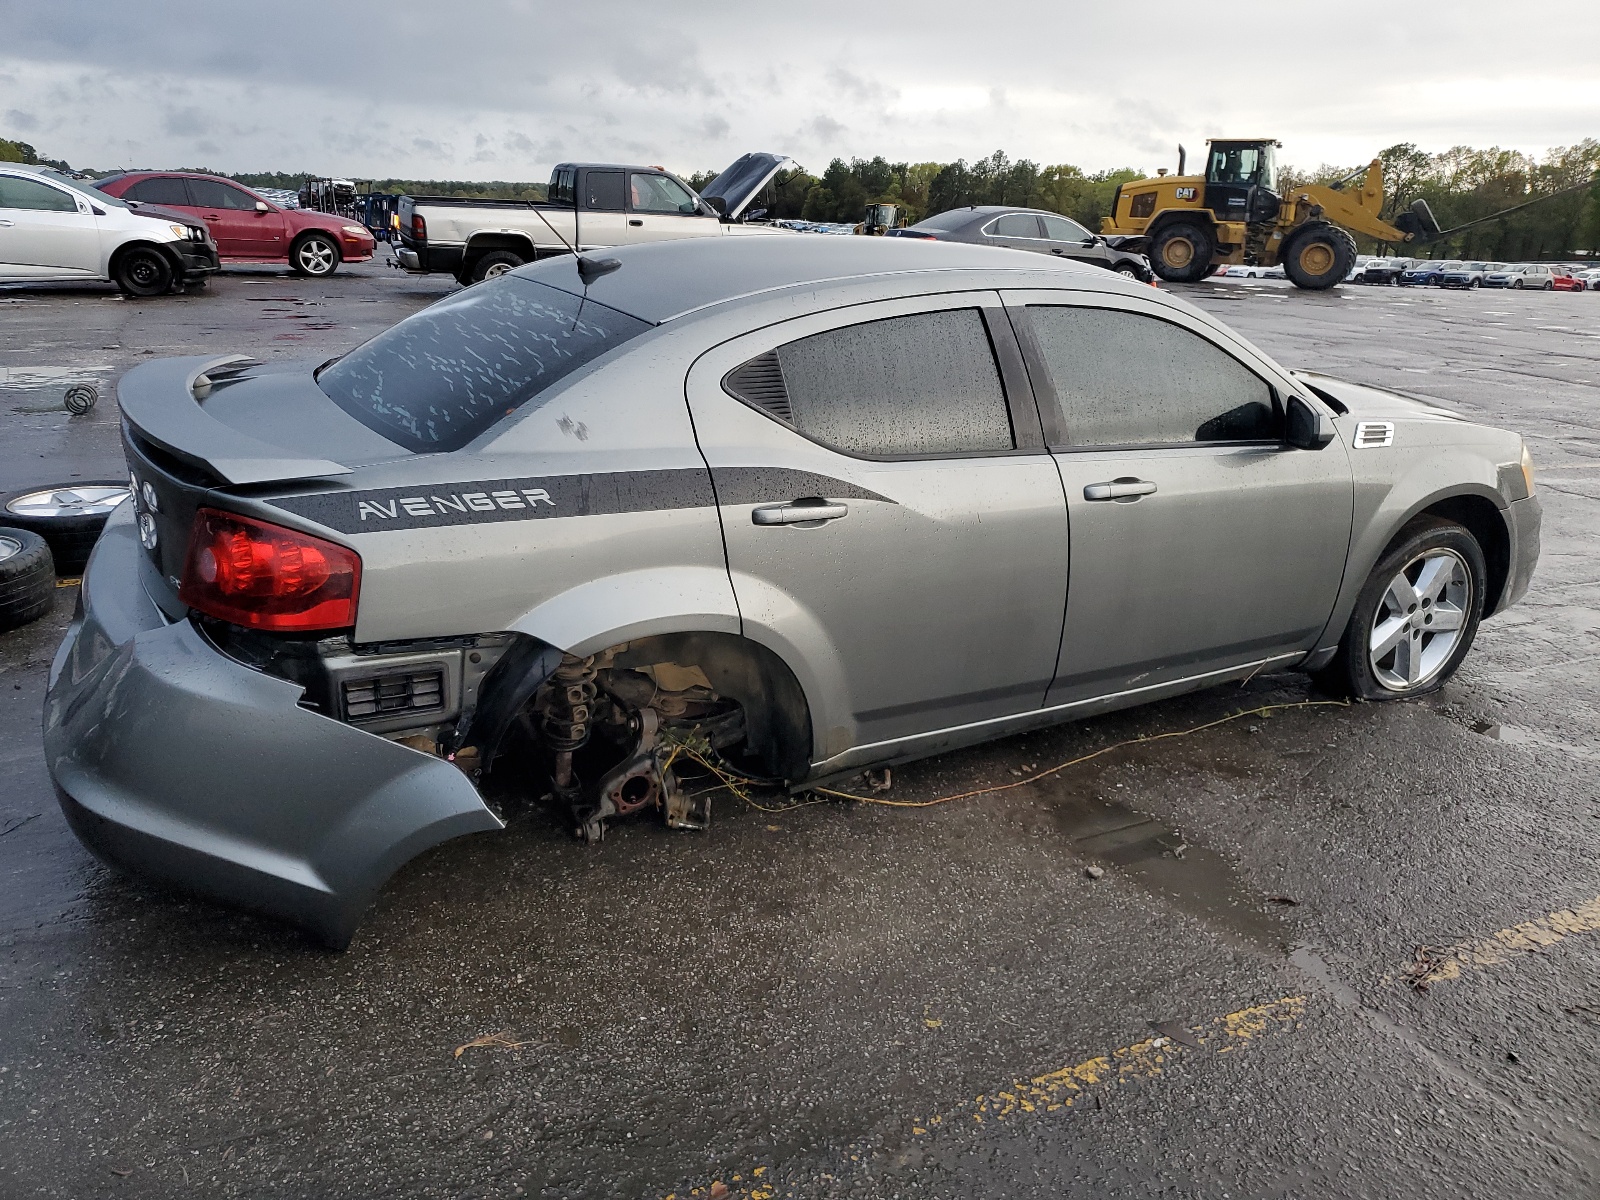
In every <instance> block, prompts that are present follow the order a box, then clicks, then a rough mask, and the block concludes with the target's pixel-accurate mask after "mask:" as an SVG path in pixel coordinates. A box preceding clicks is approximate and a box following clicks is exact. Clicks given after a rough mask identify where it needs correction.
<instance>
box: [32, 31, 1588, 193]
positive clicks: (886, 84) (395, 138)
mask: <svg viewBox="0 0 1600 1200" xmlns="http://www.w3.org/2000/svg"><path fill="white" fill-rule="evenodd" d="M85 7H86V6H82V5H76V4H63V3H54V4H41V3H38V0H0V29H3V30H4V31H5V34H4V37H3V39H0V83H3V87H4V96H5V102H6V105H7V107H8V111H6V112H5V114H4V116H0V136H8V135H9V136H18V135H26V136H27V140H29V141H30V142H33V143H34V144H35V145H37V146H38V147H39V149H40V150H41V151H42V152H44V153H47V154H49V155H51V156H52V157H64V158H66V159H68V160H70V161H72V162H74V163H81V164H85V165H93V166H96V167H104V168H110V167H113V166H127V165H135V164H137V165H146V166H161V165H178V164H181V163H184V162H186V161H189V160H190V159H191V158H192V156H193V155H194V154H195V153H197V152H198V142H199V140H200V139H204V140H205V141H207V142H208V143H210V144H213V145H215V146H216V147H217V149H216V150H215V152H212V151H206V152H205V153H206V154H207V156H208V158H210V159H211V161H212V162H213V164H214V165H215V166H217V167H218V168H220V169H224V170H273V169H278V170H315V171H319V172H326V173H330V174H340V175H379V176H382V175H401V176H410V177H422V178H430V177H432V178H438V177H445V176H448V175H450V174H451V173H452V172H459V171H462V170H465V169H467V167H468V161H467V156H468V155H470V156H471V170H472V172H473V173H474V174H478V175H480V176H481V175H485V174H494V175H497V176H499V177H502V178H504V177H508V176H514V177H518V178H540V177H542V176H543V175H544V174H545V173H546V172H548V170H549V167H550V165H551V164H552V163H553V162H554V161H556V160H557V159H559V158H561V157H568V156H570V157H585V158H624V157H627V158H637V159H643V160H644V161H648V162H664V163H666V164H667V165H669V166H674V167H677V168H679V169H682V170H693V169H696V168H700V167H705V166H710V165H716V166H721V165H724V164H725V163H726V162H727V161H728V160H729V159H730V158H731V157H732V156H733V155H734V154H737V153H739V152H741V151H743V150H745V149H753V148H761V149H770V150H777V151H786V152H790V153H794V154H796V155H798V156H800V157H801V161H804V162H807V163H808V165H813V166H816V165H820V164H822V163H826V161H827V160H828V159H829V158H831V157H833V156H834V155H841V156H844V157H847V158H848V157H850V156H852V155H872V154H884V155H885V156H888V157H890V158H892V159H906V160H910V161H924V160H929V159H938V160H948V159H953V158H956V157H964V158H967V159H969V160H970V159H972V158H975V157H977V156H979V155H982V154H987V153H988V152H989V151H991V150H993V149H995V148H996V147H997V146H998V147H1001V148H1004V149H1005V150H1006V151H1007V152H1008V153H1009V154H1011V155H1012V156H1014V157H1019V158H1020V157H1027V158H1032V159H1034V160H1036V161H1039V162H1043V163H1059V162H1072V163H1076V164H1078V165H1080V166H1082V167H1084V168H1085V169H1088V170H1097V169H1101V168H1105V167H1117V166H1133V167H1136V168H1141V169H1150V168H1153V167H1154V166H1156V165H1158V164H1159V165H1170V164H1169V161H1168V160H1169V159H1171V158H1173V157H1174V155H1175V153H1176V151H1175V149H1174V147H1175V144H1176V143H1177V142H1178V141H1183V142H1185V143H1186V144H1187V145H1189V146H1190V148H1191V150H1193V149H1194V148H1195V147H1197V146H1199V145H1200V144H1202V143H1203V140H1204V138H1205V137H1207V136H1216V135H1227V134H1234V135H1238V134H1240V133H1241V132H1242V133H1246V134H1260V133H1267V134H1272V135H1274V136H1277V137H1280V138H1282V139H1283V140H1284V143H1285V148H1284V152H1283V153H1284V157H1285V158H1286V159H1288V160H1289V161H1291V162H1294V163H1298V164H1312V163H1317V162H1322V161H1328V162H1355V161H1361V160H1363V159H1364V158H1366V157H1369V156H1370V155H1371V154H1373V153H1375V152H1376V151H1377V150H1379V149H1381V148H1382V147H1384V146H1386V145H1389V144H1392V143H1394V142H1397V141H1402V140H1410V141H1419V142H1421V143H1423V144H1424V145H1425V146H1426V147H1427V148H1429V149H1443V148H1445V147H1447V146H1449V145H1452V144H1455V143H1460V142H1466V143H1474V144H1480V145H1483V144H1488V143H1490V142H1498V143H1500V144H1501V145H1506V146H1513V147H1516V148H1519V149H1527V150H1536V151H1537V150H1540V149H1542V148H1544V147H1547V146H1550V145H1556V144H1569V143H1571V142H1574V141H1577V140H1579V139H1581V138H1583V137H1586V136H1596V135H1600V90H1597V89H1595V88H1594V86H1593V69H1592V67H1591V66H1590V65H1589V64H1588V62H1587V60H1586V58H1585V56H1583V55H1582V54H1555V55H1552V54H1550V53H1549V48H1548V47H1549V39H1550V36H1551V31H1552V30H1555V31H1559V33H1560V37H1561V41H1562V44H1565V45H1570V46H1582V45H1593V44H1596V42H1597V41H1600V5H1596V4H1595V3H1593V0H1542V3H1541V4H1540V5H1539V6H1538V8H1539V16H1538V20H1527V21H1506V20H1505V19H1504V17H1503V12H1502V10H1501V8H1500V6H1499V5H1498V4H1497V3H1494V2H1491V0H1457V2H1456V3H1455V4H1453V5H1452V6H1451V16H1452V18H1453V19H1452V20H1451V21H1449V22H1442V23H1437V24H1436V25H1435V26H1434V27H1431V28H1430V29H1429V30H1428V37H1427V40H1428V48H1429V51H1430V54H1429V55H1427V56H1419V57H1417V58H1416V59H1414V60H1413V59H1407V60H1406V70H1405V71H1404V72H1403V73H1400V74H1389V75H1383V76H1373V75H1365V76H1363V75H1362V74H1361V70H1362V67H1361V64H1362V63H1363V62H1364V61H1365V60H1366V58H1367V56H1368V55H1369V54H1370V53H1371V51H1372V49H1373V47H1374V43H1373V32H1372V31H1373V30H1375V29H1378V30H1382V29H1389V28H1391V27H1392V23H1393V8H1392V0H1345V3H1344V4H1343V5H1342V7H1341V9H1340V16H1339V20H1338V21H1330V20H1328V18H1327V15H1326V11H1325V10H1323V9H1317V8H1314V7H1310V6H1294V5H1289V6H1285V5H1283V4H1281V2H1277V0H1273V2H1268V0H1238V2H1237V3H1236V4H1235V6H1234V7H1233V8H1232V9H1230V21H1231V22H1232V23H1233V25H1234V27H1237V28H1268V27H1270V28H1271V29H1272V30H1273V46H1274V47H1277V48H1279V49H1277V50H1268V49H1264V50H1262V51H1261V52H1260V53H1253V52H1240V53H1237V54H1229V55H1225V56H1224V59H1225V61H1223V60H1218V61H1215V62H1212V61H1205V60H1203V59H1197V58H1196V56H1195V50H1194V43H1193V42H1192V41H1185V40H1183V39H1162V38H1149V37H1144V36H1142V35H1140V36H1137V37H1135V36H1134V35H1135V34H1136V33H1137V32H1138V31H1140V30H1150V29H1161V28H1168V27H1174V28H1186V27H1189V25H1190V24H1192V21H1193V9H1192V6H1191V5H1190V4H1188V3H1187V2H1185V0H1147V2H1146V3H1145V5H1144V6H1143V7H1142V8H1141V9H1140V11H1139V19H1138V22H1137V30H1135V29H1133V27H1131V26H1130V25H1129V23H1128V17H1127V14H1126V12H1125V11H1123V10H1119V9H1117V8H1116V7H1114V6H1088V5H1082V4H1061V3H1059V0H1005V2H1004V3H1002V4H999V5H993V6H991V7H990V8H989V9H986V10H983V12H982V14H981V16H982V18H983V19H980V20H974V19H973V10H972V9H971V6H970V3H957V2H956V0H925V3H924V4H922V5H921V6H919V8H918V10H917V12H916V15H915V19H914V20H911V19H906V20H892V21H881V22H875V21H870V20H863V19H862V10H861V8H860V4H859V0H813V2H812V3H811V4H809V5H808V6H807V7H806V9H805V12H804V18H803V19H796V15H795V13H794V12H793V11H789V10H781V9H765V8H760V7H752V6H746V7H744V8H740V9H729V8H728V7H727V6H726V5H713V4H709V3H703V2H692V3H684V4H676V5H663V4H660V3H659V0H650V2H649V3H646V2H645V0H596V2H592V3H590V4H587V5H581V6H575V5H571V4H570V3H567V2H566V0H559V2H558V0H453V3H452V4H451V5H449V6H448V7H446V8H442V9H441V8H439V7H438V6H436V5H424V4H423V3H422V2H421V0H389V2H388V4H387V7H386V8H385V10H384V11H385V16H386V19H385V20H383V21H381V22H374V21H372V20H371V19H370V16H371V11H372V10H371V9H370V8H363V7H360V6H353V5H330V4H327V3H326V0H274V2H273V5H272V8H271V28H272V30H273V31H274V32H273V34H272V35H271V36H263V26H262V20H263V10H261V9H259V8H251V7H246V6H236V5H211V6H206V7H202V8H199V9H197V8H195V7H194V6H193V5H192V4H189V3H179V2H178V0H143V2H142V3H140V4H138V5H128V4H122V5H110V4H103V5H95V6H93V18H92V19H85V14H84V9H85ZM175 28H176V29H182V30H183V44H184V55H183V64H182V69H181V73H180V72H177V71H173V70H170V69H168V67H167V66H166V65H165V64H168V63H169V62H170V61H171V41H170V37H171V35H170V31H171V30H172V29H175ZM307 29H316V30H317V31H318V36H316V37H304V36H279V34H278V32H277V31H282V30H307ZM467 31H470V33H471V35H472V36H453V34H457V33H464V32H467ZM1019 31H1022V32H1019ZM1308 44H1314V45H1315V46H1316V48H1317V59H1318V61H1319V62H1321V63H1325V64H1327V65H1328V69H1329V70H1330V71H1331V72H1333V73H1334V74H1335V75H1336V76H1337V77H1338V78H1340V79H1345V80H1359V81H1360V83H1359V86H1357V87H1336V88H1330V87H1318V88H1306V87H1305V86H1304V84H1305V77H1304V74H1303V71H1302V69H1301V67H1300V66H1299V65H1298V63H1299V62H1300V61H1302V56H1297V55H1296V54H1295V53H1284V52H1280V51H1281V50H1282V49H1283V48H1293V47H1297V46H1305V45H1308ZM1131 46H1136V47H1137V50H1136V56H1135V58H1134V59H1132V60H1130V58H1129V57H1128V56H1127V55H1125V54H1122V53H1118V51H1119V50H1123V49H1127V48H1129V47H1131ZM352 48H354V49H352ZM1130 62H1136V64H1137V65H1136V67H1134V66H1130ZM140 64H148V65H147V66H143V67H141V65H140ZM1286 96H1291V97H1293V102H1292V103H1286V102H1285V101H1284V97H1286ZM818 114H823V115H818ZM29 122H32V124H29ZM469 136H470V138H471V141H470V142H469V141H468V140H467V139H468V138H469ZM480 137H481V138H483V139H485V141H484V142H480V141H479V140H478V139H479V138H480ZM456 148H459V154H458V151H457V149H456Z"/></svg>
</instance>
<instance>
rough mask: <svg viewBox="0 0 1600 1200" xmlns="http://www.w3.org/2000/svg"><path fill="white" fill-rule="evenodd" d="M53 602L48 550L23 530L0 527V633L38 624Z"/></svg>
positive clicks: (54, 588)
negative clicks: (35, 622) (33, 623)
mask: <svg viewBox="0 0 1600 1200" xmlns="http://www.w3.org/2000/svg"><path fill="white" fill-rule="evenodd" d="M55 598H56V572H55V568H54V567H52V566H51V565H50V547H49V546H47V545H45V541H44V539H43V538H42V537H40V536H39V535H38V534H36V533H32V532H30V531H28V530H26V529H6V528H4V527H0V629H15V628H16V627H17V626H19V625H26V624H27V623H28V622H29V621H37V620H38V619H39V618H40V617H42V616H44V614H45V613H47V612H49V611H50V606H51V605H52V604H53V603H55Z"/></svg>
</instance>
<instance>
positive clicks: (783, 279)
mask: <svg viewBox="0 0 1600 1200" xmlns="http://www.w3.org/2000/svg"><path fill="white" fill-rule="evenodd" d="M585 257H587V258H589V259H591V260H594V259H615V260H616V261H617V262H620V263H621V264H622V266H621V268H620V269H619V270H615V271H612V272H611V273H610V274H607V275H602V276H600V277H599V278H598V279H595V280H594V281H593V282H592V283H591V284H590V285H589V288H588V295H589V296H590V297H591V298H592V299H594V300H598V301H599V302H600V303H601V304H605V305H607V306H609V307H611V308H616V309H620V310H621V311H623V312H626V313H630V314H632V315H633V316H636V317H639V318H640V319H641V320H645V321H650V322H652V323H655V324H660V323H661V322H663V321H670V320H672V319H673V318H674V317H681V316H684V315H685V314H687V313H691V312H694V311H696V310H698V309H702V308H707V307H709V306H710V305H713V304H720V303H723V302H724V301H727V300H733V299H736V298H738V297H742V296H750V295H754V294H756V293H760V292H772V291H777V290H780V289H783V288H792V287H804V286H813V285H817V284H822V283H839V282H844V281H848V280H852V279H860V280H862V281H866V280H869V279H875V278H876V279H881V278H882V277H883V276H884V275H890V274H905V275H912V274H921V275H927V274H929V273H934V274H946V273H948V274H955V273H958V272H960V273H971V274H976V273H982V274H983V275H986V276H990V277H992V282H988V283H977V284H976V285H975V286H980V287H982V286H997V287H998V286H1029V284H1025V283H1023V282H1022V279H1021V277H1024V276H1029V277H1032V278H1033V279H1034V280H1037V279H1038V277H1039V276H1040V275H1045V276H1052V275H1060V276H1061V277H1062V281H1063V283H1070V284H1071V285H1072V286H1074V287H1080V288H1081V287H1082V286H1083V283H1084V281H1085V278H1086V277H1087V278H1089V279H1091V280H1093V281H1094V282H1096V283H1100V284H1103V285H1104V287H1105V289H1106V290H1107V291H1117V290H1119V288H1118V285H1119V284H1121V283H1122V282H1123V281H1122V280H1121V279H1120V278H1119V277H1118V276H1116V275H1114V274H1113V273H1111V272H1109V271H1104V270H1101V269H1099V268H1097V267H1086V266H1083V265H1082V264H1080V263H1074V262H1066V261H1062V260H1059V259H1053V258H1050V257H1049V256H1047V255H1039V254H1028V253H1026V252H1024V251H1020V250H1005V249H997V248H994V247H990V246H969V245H965V244H963V243H960V242H937V241H928V240H923V239H920V238H875V237H841V238H832V237H816V236H812V235H807V234H803V233H792V234H785V233H772V234H727V235H724V236H722V237H708V238H685V239H682V240H680V241H670V242H651V243H646V244H644V245H640V246H623V247H618V248H616V249H613V250H591V251H588V252H587V254H586V256H585ZM516 274H518V275H522V276H525V277H527V278H529V279H536V280H538V281H539V282H541V283H547V284H550V285H551V286H552V287H558V288H560V289H562V290H563V291H567V292H572V293H575V294H577V293H582V292H583V290H584V287H583V282H582V280H581V279H580V278H579V277H578V270H577V263H576V261H575V260H574V259H573V258H572V257H571V256H570V255H562V256H560V257H559V258H547V259H544V260H542V261H540V262H537V263H530V264H528V265H527V266H525V267H519V268H518V269H517V271H516ZM1007 275H1015V276H1017V277H1018V278H1017V279H1016V280H1008V279H1006V278H1004V277H1005V276H1007ZM1033 286H1037V284H1033Z"/></svg>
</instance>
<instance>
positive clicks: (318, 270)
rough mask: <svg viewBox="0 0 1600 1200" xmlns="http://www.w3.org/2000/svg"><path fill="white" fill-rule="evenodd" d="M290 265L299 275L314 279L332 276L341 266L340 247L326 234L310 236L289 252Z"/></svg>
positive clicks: (296, 244) (297, 243)
mask: <svg viewBox="0 0 1600 1200" xmlns="http://www.w3.org/2000/svg"><path fill="white" fill-rule="evenodd" d="M289 265H290V266H291V267H293V268H294V269H295V271H296V272H297V273H298V274H301V275H309V276H311V277H312V278H313V279H318V278H321V277H322V276H324V275H332V274H333V272H334V270H335V269H336V268H337V267H338V266H339V247H337V246H335V245H334V244H333V239H332V238H330V237H328V236H327V235H326V234H320V233H313V234H309V235H307V236H306V237H303V238H301V239H300V240H299V241H298V242H296V243H295V244H294V249H293V250H291V251H290V252H289Z"/></svg>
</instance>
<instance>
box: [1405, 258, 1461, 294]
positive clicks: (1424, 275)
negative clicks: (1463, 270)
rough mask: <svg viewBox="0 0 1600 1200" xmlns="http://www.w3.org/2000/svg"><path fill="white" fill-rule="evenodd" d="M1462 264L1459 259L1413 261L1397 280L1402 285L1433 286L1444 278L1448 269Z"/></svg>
mask: <svg viewBox="0 0 1600 1200" xmlns="http://www.w3.org/2000/svg"><path fill="white" fill-rule="evenodd" d="M1460 266H1461V262H1460V260H1458V259H1452V260H1450V261H1449V262H1428V261H1423V262H1419V263H1413V264H1412V265H1411V266H1409V267H1407V268H1406V269H1405V270H1404V271H1401V272H1400V277H1399V278H1398V279H1396V280H1395V282H1396V283H1397V284H1399V285H1400V286H1401V287H1419V286H1420V287H1433V286H1435V285H1436V284H1438V283H1439V281H1440V280H1442V279H1443V278H1444V274H1445V272H1446V271H1454V270H1457V269H1459V268H1460Z"/></svg>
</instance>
